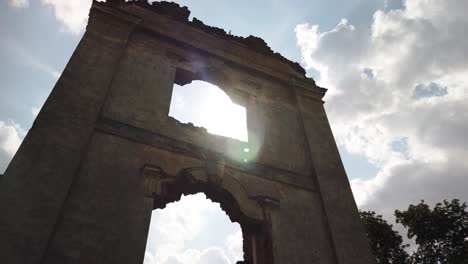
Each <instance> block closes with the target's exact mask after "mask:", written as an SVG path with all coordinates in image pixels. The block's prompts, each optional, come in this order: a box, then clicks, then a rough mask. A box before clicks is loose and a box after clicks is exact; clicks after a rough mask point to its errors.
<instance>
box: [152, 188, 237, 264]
mask: <svg viewBox="0 0 468 264" xmlns="http://www.w3.org/2000/svg"><path fill="white" fill-rule="evenodd" d="M233 226H234V228H233ZM213 227H215V228H213ZM232 230H233V231H232ZM230 232H232V233H230ZM239 235H240V236H239ZM216 236H221V237H224V238H223V240H221V241H218V240H216V239H214V238H215V237H216ZM239 245H240V246H239ZM239 247H240V253H239V252H238V250H239ZM239 256H240V257H239ZM240 259H242V232H241V230H240V226H239V224H234V223H232V222H230V220H229V218H228V216H227V215H226V214H225V213H224V212H223V211H222V210H221V208H220V206H219V204H217V203H213V202H211V201H210V200H208V199H207V198H206V196H205V195H204V194H201V193H200V194H196V195H190V196H182V198H181V200H180V201H178V202H177V203H171V204H168V205H167V206H166V208H164V209H163V210H156V211H154V212H153V215H152V219H151V225H150V230H149V236H148V241H147V246H146V252H145V260H144V263H145V264H170V263H171V264H176V263H177V264H193V263H200V264H201V263H207V264H210V263H228V264H230V263H235V262H236V261H237V260H240Z"/></svg>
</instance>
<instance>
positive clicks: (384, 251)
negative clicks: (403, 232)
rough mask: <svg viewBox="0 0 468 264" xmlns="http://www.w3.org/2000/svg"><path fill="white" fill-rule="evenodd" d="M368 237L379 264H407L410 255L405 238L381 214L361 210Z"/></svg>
mask: <svg viewBox="0 0 468 264" xmlns="http://www.w3.org/2000/svg"><path fill="white" fill-rule="evenodd" d="M359 214H360V216H361V219H362V221H363V222H364V226H365V228H366V233H367V237H368V238H369V240H370V245H371V250H372V253H374V255H375V257H376V258H377V263H379V264H406V263H408V260H409V255H408V253H407V252H406V251H405V247H407V246H408V245H403V239H402V238H401V236H400V235H399V234H398V232H397V231H394V230H393V226H392V225H390V224H389V223H388V222H387V221H385V220H384V219H383V218H382V216H381V215H377V214H376V213H375V212H373V211H361V212H359Z"/></svg>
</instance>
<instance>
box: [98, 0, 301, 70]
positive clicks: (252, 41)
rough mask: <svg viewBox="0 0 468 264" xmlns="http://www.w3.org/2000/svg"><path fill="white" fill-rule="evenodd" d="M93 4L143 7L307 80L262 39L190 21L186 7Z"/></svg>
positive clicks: (135, 0) (142, 1)
mask: <svg viewBox="0 0 468 264" xmlns="http://www.w3.org/2000/svg"><path fill="white" fill-rule="evenodd" d="M93 4H94V5H98V6H106V5H110V6H124V5H135V6H139V7H143V8H145V9H147V10H151V11H153V12H155V13H157V14H159V15H164V16H167V17H170V18H171V19H173V20H177V21H179V22H182V23H184V24H187V25H189V26H191V27H193V28H195V29H198V30H201V31H203V32H205V33H208V34H211V35H215V36H216V37H219V38H223V39H226V40H228V41H232V42H235V43H237V44H239V45H241V46H243V47H245V48H247V49H249V50H252V51H254V52H257V53H260V54H263V55H265V56H269V57H272V58H275V59H277V60H279V61H281V62H283V63H286V64H288V65H289V66H290V67H291V68H292V69H293V70H294V71H296V72H297V73H298V74H299V75H302V76H304V78H306V77H305V70H304V68H302V67H301V66H300V65H299V63H297V62H293V61H290V60H288V59H287V58H285V57H284V56H282V55H281V54H280V53H278V52H274V51H273V50H272V49H271V48H270V47H269V46H268V44H267V43H266V42H265V41H264V40H263V39H262V38H259V37H255V36H248V37H240V36H235V35H232V34H229V33H227V32H226V31H225V30H224V29H222V28H218V27H212V26H208V25H206V24H204V23H203V22H202V21H201V20H199V19H197V18H195V17H194V18H193V19H192V21H190V20H189V16H190V10H189V9H188V8H187V7H186V6H184V7H181V6H180V5H179V4H177V3H173V2H166V1H161V2H152V3H148V1H147V0H130V1H127V2H126V1H124V0H107V2H98V1H96V0H93Z"/></svg>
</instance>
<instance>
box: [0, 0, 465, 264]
mask: <svg viewBox="0 0 468 264" xmlns="http://www.w3.org/2000/svg"><path fill="white" fill-rule="evenodd" d="M176 2H178V3H180V4H181V5H185V6H188V7H189V8H190V10H191V11H192V16H193V17H197V18H198V19H201V20H202V21H204V22H205V23H206V24H208V25H213V26H217V27H221V28H224V29H225V30H226V31H231V33H232V34H235V35H240V36H248V35H256V36H259V37H262V38H263V39H265V41H266V42H267V43H268V44H269V45H270V46H271V47H272V49H273V50H275V51H277V52H280V53H281V54H283V55H284V56H285V57H287V58H289V59H291V60H293V61H297V62H299V63H301V65H302V66H303V67H304V68H305V69H306V71H307V74H308V76H310V77H313V78H314V79H315V80H316V81H317V83H318V85H320V86H322V87H326V88H328V89H329V90H328V92H327V95H326V96H325V102H326V103H325V108H326V111H327V114H328V117H329V120H330V124H331V127H332V130H333V133H334V136H335V139H336V141H337V144H338V148H339V150H340V153H341V157H342V160H343V163H344V166H345V168H346V172H347V175H348V178H349V180H350V183H351V186H352V189H353V193H354V196H355V199H356V202H357V204H358V206H359V208H361V209H363V210H375V211H376V212H377V213H379V214H383V215H384V217H385V218H387V219H388V220H390V221H393V211H394V210H395V209H405V208H407V206H408V205H409V204H410V203H413V204H414V203H417V202H419V201H420V200H423V199H424V200H425V201H426V202H428V203H430V204H434V203H435V202H437V201H441V200H443V199H453V198H459V199H461V200H462V201H468V192H467V191H466V189H467V186H468V177H467V172H468V163H467V162H466V160H468V137H467V134H468V100H467V99H468V56H467V55H468V54H467V53H468V50H467V48H466V47H468V35H467V34H466V28H468V17H467V16H466V14H467V13H468V2H467V1H466V0H329V1H323V0H290V1H280V0H268V1H267V0H258V1H247V0H238V1H227V0H224V1H223V0H218V1H214V0H196V1H195V0H180V1H176ZM90 3H91V1H90V0H83V1H69V0H2V1H0V173H2V172H3V171H4V169H5V168H6V166H7V165H8V163H9V161H10V160H11V157H12V156H13V155H14V153H15V152H16V150H17V148H18V146H19V145H20V143H21V141H22V139H23V138H24V136H25V135H26V133H27V131H28V129H29V128H30V127H31V124H32V122H33V120H34V118H35V116H36V115H37V113H38V111H39V110H40V108H41V106H42V104H43V103H44V101H45V99H46V98H47V96H48V94H49V93H50V91H51V89H52V88H53V86H54V84H55V82H56V81H57V79H58V77H59V76H60V73H61V72H62V71H63V68H64V67H65V65H66V63H67V61H68V60H69V58H70V56H71V54H72V52H73V50H74V49H75V48H76V45H77V44H78V42H79V40H80V38H81V36H82V35H83V33H84V26H85V25H86V19H87V13H88V11H89V6H90ZM192 86H195V88H194V87H187V85H186V86H183V87H175V88H174V94H173V99H172V102H171V112H170V114H171V115H172V116H174V117H176V118H177V119H179V120H180V121H183V122H189V121H190V120H192V122H194V123H196V124H198V125H201V126H204V127H206V128H207V129H208V131H209V132H211V133H222V134H224V135H225V136H230V137H237V138H240V139H243V140H248V139H247V138H246V133H245V128H243V127H242V124H243V122H244V123H245V121H242V120H245V109H242V108H241V107H239V106H235V105H230V104H228V103H229V101H230V100H229V98H228V97H227V96H226V95H225V94H223V93H222V92H220V90H219V89H216V88H215V87H213V86H210V85H203V84H202V83H194V84H192ZM194 89H198V90H199V91H202V92H196V93H194V92H193V90H194ZM198 90H197V91H198ZM196 96H198V97H196ZM194 98H195V99H196V100H193V99H194ZM210 98H213V99H212V100H211V99H210ZM193 101H196V102H202V101H203V102H205V101H206V102H205V103H203V104H201V105H203V106H204V107H205V108H203V107H200V104H198V106H197V105H196V104H194V103H190V102H193ZM209 101H211V102H212V104H210V103H209ZM221 102H224V103H221ZM220 104H222V105H225V106H226V109H225V110H224V111H225V112H224V113H227V114H228V115H229V116H230V121H233V120H238V121H239V126H236V127H235V129H234V128H229V129H227V128H226V126H227V124H224V123H223V120H222V118H220V116H219V113H213V111H212V110H210V109H216V107H217V106H219V105H220ZM210 107H211V108H210ZM189 108H197V109H198V110H197V111H195V110H193V109H192V110H184V109H189ZM244 127H245V124H244ZM233 131H235V132H233ZM229 133H231V134H229ZM174 205H177V206H178V207H180V208H182V209H172V207H171V209H170V210H169V206H168V208H167V209H165V210H162V211H159V210H156V211H154V213H153V218H152V223H153V224H152V226H151V230H152V231H151V232H150V238H149V240H148V248H147V254H146V258H145V263H146V264H170V263H176V264H177V263H182V264H185V263H189V262H188V259H197V261H199V262H200V261H202V262H203V263H235V259H238V258H239V254H240V253H241V251H239V250H241V248H242V247H241V246H239V245H241V244H239V241H240V243H241V242H242V239H241V235H240V233H239V232H238V231H239V227H238V226H236V225H235V224H233V223H230V222H229V221H228V220H226V219H227V218H226V217H227V216H226V215H225V214H224V212H222V210H221V209H220V208H219V206H217V204H216V203H211V202H210V201H209V200H206V199H205V198H204V196H203V195H202V194H199V195H196V196H193V197H186V198H184V199H183V200H181V201H180V202H178V203H177V204H174ZM177 206H175V207H174V208H177ZM184 208H185V209H184ZM187 208H198V209H197V210H193V211H191V213H190V214H188V213H187V214H185V213H183V212H184V210H187ZM202 212H205V213H202ZM206 212H210V213H206ZM211 212H213V215H215V213H214V212H217V213H216V217H215V216H213V217H212V218H211V219H208V220H207V219H205V218H203V219H204V220H203V221H201V222H204V221H212V222H209V223H213V224H212V225H203V224H200V225H198V226H197V225H195V226H191V225H188V224H187V223H189V221H188V219H191V218H196V217H204V216H206V215H210V214H211ZM188 217H190V218H188ZM200 219H201V218H200ZM220 219H224V220H226V221H224V222H223V221H221V220H220ZM156 222H157V223H158V224H154V223H156ZM169 223H173V225H169ZM158 226H167V228H168V230H169V229H170V230H183V231H180V232H181V234H190V235H186V236H180V237H179V238H176V237H173V238H171V239H169V240H164V239H163V238H164V235H163V234H162V233H161V232H164V230H161V229H159V231H158V228H157V227H158ZM207 226H208V227H216V230H213V228H211V229H209V228H207ZM218 230H222V231H223V232H218ZM158 232H159V233H158ZM184 232H186V233H184ZM218 233H222V234H224V238H225V239H224V240H223V239H221V238H219V239H218V238H216V239H210V238H211V237H213V236H214V235H215V234H218ZM202 235H203V236H202ZM203 237H204V238H203ZM188 238H190V239H188ZM228 238H229V239H228ZM158 239H159V240H158ZM200 245H203V246H200ZM164 247H165V249H164ZM168 248H171V250H168ZM161 252H172V253H171V254H172V256H166V255H167V254H166V255H165V254H162V253H161ZM239 252H240V253H239ZM210 261H211V262H210ZM202 262H200V263H202Z"/></svg>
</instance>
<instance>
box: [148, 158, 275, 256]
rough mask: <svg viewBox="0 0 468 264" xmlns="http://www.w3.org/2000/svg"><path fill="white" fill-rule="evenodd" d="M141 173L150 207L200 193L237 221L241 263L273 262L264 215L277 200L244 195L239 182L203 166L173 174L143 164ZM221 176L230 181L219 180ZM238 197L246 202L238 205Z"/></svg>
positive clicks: (270, 236) (270, 242)
mask: <svg viewBox="0 0 468 264" xmlns="http://www.w3.org/2000/svg"><path fill="white" fill-rule="evenodd" d="M216 173H219V170H218V171H217V172H216ZM143 175H144V178H145V194H146V196H145V197H146V199H145V201H146V203H147V204H148V205H149V204H151V203H152V207H151V210H153V209H162V208H164V207H165V206H166V205H167V204H169V203H172V202H176V201H178V200H180V197H181V196H182V195H190V194H196V193H204V194H205V195H206V197H207V198H208V199H210V200H211V201H213V202H217V203H219V204H220V205H221V209H222V210H223V211H224V212H226V214H227V215H228V217H229V219H230V220H231V221H232V222H237V223H239V224H240V226H241V229H242V234H243V238H244V243H243V251H244V261H243V262H241V263H255V264H262V263H273V254H272V253H273V248H272V247H273V240H272V233H271V222H270V221H271V219H270V218H269V217H268V214H269V210H271V209H274V208H276V207H279V201H276V200H274V199H273V198H267V197H248V194H247V193H246V192H245V190H244V189H243V187H242V185H241V184H240V183H239V182H236V181H235V179H233V178H232V177H231V176H229V175H220V174H214V175H210V174H208V173H207V170H206V168H199V167H195V168H185V169H182V170H181V171H180V172H179V173H178V174H177V175H176V176H175V177H173V176H169V175H167V174H166V173H165V172H164V171H163V170H161V169H160V168H156V167H151V166H145V168H144V169H143ZM223 178H229V179H230V180H226V181H223ZM236 197H237V198H236ZM238 199H239V200H245V199H249V200H250V201H249V202H248V203H245V202H243V207H244V208H241V206H240V205H239V202H238ZM249 203H250V204H249ZM258 205H260V207H258ZM246 206H248V207H250V208H248V209H247V208H245V207H246ZM149 209H150V208H149V207H148V210H149ZM259 209H260V210H259ZM253 211H257V212H253Z"/></svg>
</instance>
